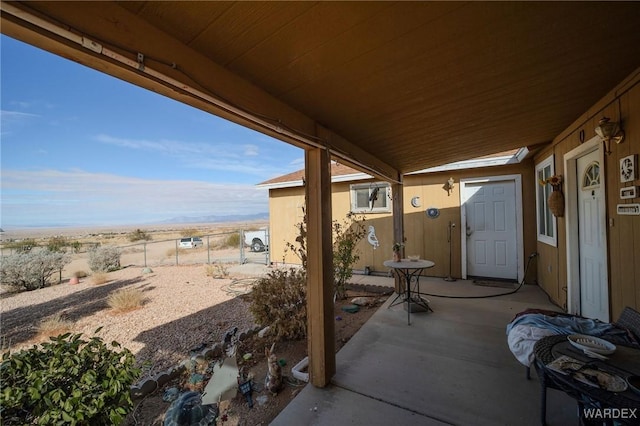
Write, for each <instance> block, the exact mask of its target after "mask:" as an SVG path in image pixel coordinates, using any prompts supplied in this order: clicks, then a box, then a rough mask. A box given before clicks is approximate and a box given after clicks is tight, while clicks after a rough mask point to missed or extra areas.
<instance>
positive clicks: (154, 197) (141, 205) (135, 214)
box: [0, 169, 268, 226]
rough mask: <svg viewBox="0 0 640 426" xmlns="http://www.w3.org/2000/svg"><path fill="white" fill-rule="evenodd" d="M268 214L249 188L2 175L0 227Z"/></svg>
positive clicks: (51, 173) (261, 195) (77, 173)
mask: <svg viewBox="0 0 640 426" xmlns="http://www.w3.org/2000/svg"><path fill="white" fill-rule="evenodd" d="M267 211H268V194H267V192H266V191H264V190H260V189H257V188H255V186H254V185H244V184H218V183H211V182H203V181H187V180H185V181H180V180H163V181H160V180H146V179H139V178H131V177H126V176H117V175H111V174H99V173H91V172H86V171H82V170H73V171H60V170H40V171H21V170H6V169H5V170H3V171H2V222H3V223H2V224H1V225H0V226H47V225H57V224H64V225H67V224H69V225H74V224H76V225H80V224H95V225H99V224H114V223H129V224H137V223H146V222H153V221H160V220H165V219H169V218H172V217H176V216H206V215H234V214H252V213H257V212H267Z"/></svg>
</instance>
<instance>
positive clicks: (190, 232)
mask: <svg viewBox="0 0 640 426" xmlns="http://www.w3.org/2000/svg"><path fill="white" fill-rule="evenodd" d="M180 234H182V237H183V238H188V237H202V231H198V230H197V229H196V228H185V229H183V230H182V231H180Z"/></svg>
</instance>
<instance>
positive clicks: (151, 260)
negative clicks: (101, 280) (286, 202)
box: [2, 229, 271, 280]
mask: <svg viewBox="0 0 640 426" xmlns="http://www.w3.org/2000/svg"><path fill="white" fill-rule="evenodd" d="M258 240H259V241H258ZM99 246H115V247H118V248H119V249H120V251H121V255H120V264H121V265H122V266H123V267H130V266H138V267H151V268H152V267H156V266H176V265H198V264H214V263H218V264H246V263H255V264H263V265H269V264H270V263H271V258H270V253H269V230H268V229H260V230H258V231H245V230H238V231H233V232H224V233H216V234H207V235H202V236H199V237H190V238H174V239H165V240H158V241H155V240H151V241H140V242H135V243H131V244H126V245H117V244H108V243H93V242H84V243H82V244H81V245H80V246H74V247H65V248H64V250H66V252H67V253H69V255H70V256H71V259H72V260H71V262H70V263H69V264H68V265H67V266H65V268H64V270H63V271H61V273H60V279H61V280H63V279H65V278H69V277H71V276H73V274H74V273H76V272H78V271H84V272H87V273H89V272H90V268H89V263H88V259H89V252H90V250H91V249H92V248H94V247H99ZM44 249H45V248H44V247H40V246H37V247H33V248H31V247H29V248H28V250H44ZM15 251H16V250H15V249H12V248H6V247H3V249H2V256H8V255H11V254H13V253H14V252H15Z"/></svg>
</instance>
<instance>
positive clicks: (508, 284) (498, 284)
mask: <svg viewBox="0 0 640 426" xmlns="http://www.w3.org/2000/svg"><path fill="white" fill-rule="evenodd" d="M473 284H474V285H479V286H483V287H500V288H511V289H512V288H514V287H515V285H516V283H515V282H513V281H495V280H473Z"/></svg>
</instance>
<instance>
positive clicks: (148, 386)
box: [140, 379, 158, 395]
mask: <svg viewBox="0 0 640 426" xmlns="http://www.w3.org/2000/svg"><path fill="white" fill-rule="evenodd" d="M157 388H158V383H156V381H155V380H153V379H147V380H145V381H144V382H142V383H141V384H140V392H142V394H143V395H148V394H150V393H151V392H153V391H154V390H156V389H157Z"/></svg>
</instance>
